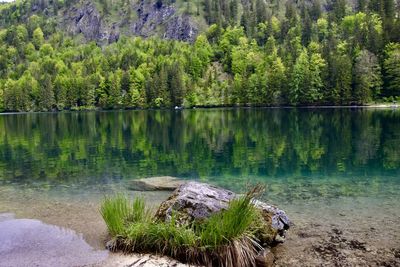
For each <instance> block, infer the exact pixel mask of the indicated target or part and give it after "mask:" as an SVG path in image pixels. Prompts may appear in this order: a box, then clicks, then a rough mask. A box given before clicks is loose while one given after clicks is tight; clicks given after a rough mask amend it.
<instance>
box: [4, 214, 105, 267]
mask: <svg viewBox="0 0 400 267" xmlns="http://www.w3.org/2000/svg"><path fill="white" fill-rule="evenodd" d="M0 218H2V219H3V220H2V221H0V240H1V242H0V267H9V266H13V267H25V266H36V267H53V266H58V267H64V266H65V267H69V266H86V265H92V264H97V263H100V262H102V261H104V260H105V259H106V258H107V256H108V252H107V251H105V250H103V251H95V250H94V249H93V248H92V247H91V246H89V245H88V244H87V243H86V242H85V241H84V240H83V238H82V236H81V235H78V234H76V233H75V232H74V231H72V230H69V229H65V228H61V227H58V226H54V225H48V224H44V223H42V222H41V221H38V220H30V219H13V218H12V217H11V216H10V215H9V214H6V215H0Z"/></svg>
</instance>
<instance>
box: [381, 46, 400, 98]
mask: <svg viewBox="0 0 400 267" xmlns="http://www.w3.org/2000/svg"><path fill="white" fill-rule="evenodd" d="M383 66H384V71H385V74H386V75H385V77H384V81H385V85H386V87H385V95H386V96H400V44H399V43H390V44H388V45H387V47H386V49H385V60H384V64H383Z"/></svg>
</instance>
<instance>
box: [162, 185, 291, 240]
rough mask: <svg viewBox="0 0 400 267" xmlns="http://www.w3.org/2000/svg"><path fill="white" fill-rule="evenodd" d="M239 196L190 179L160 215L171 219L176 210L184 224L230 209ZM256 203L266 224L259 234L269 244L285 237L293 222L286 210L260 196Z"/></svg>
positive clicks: (168, 200)
mask: <svg viewBox="0 0 400 267" xmlns="http://www.w3.org/2000/svg"><path fill="white" fill-rule="evenodd" d="M236 197H237V195H236V194H235V193H233V192H231V191H229V190H226V189H222V188H218V187H215V186H211V185H208V184H204V183H198V182H188V183H185V184H183V185H181V186H180V187H179V188H177V189H176V190H175V191H174V192H173V194H172V195H171V196H170V197H169V198H168V199H167V200H165V201H164V202H163V203H161V205H160V207H159V209H158V210H157V213H156V218H157V219H158V220H163V221H168V220H170V219H171V216H172V214H174V215H175V216H177V218H176V219H177V221H178V222H179V223H181V224H185V223H190V222H192V221H194V220H203V219H205V218H208V217H210V216H211V214H213V213H215V212H218V211H221V210H224V209H227V208H228V205H229V201H231V200H232V199H234V198H236ZM254 206H255V207H257V209H258V210H259V211H260V216H262V219H261V220H260V221H261V222H262V225H261V226H260V228H259V229H258V228H257V233H256V236H257V238H259V239H260V241H261V242H262V243H266V244H272V243H274V242H281V241H283V240H284V236H285V232H286V230H288V229H289V227H290V224H291V222H290V220H289V218H288V217H287V215H286V214H285V212H284V211H282V210H280V209H278V208H277V207H275V206H271V205H268V204H266V203H264V202H261V201H258V200H254Z"/></svg>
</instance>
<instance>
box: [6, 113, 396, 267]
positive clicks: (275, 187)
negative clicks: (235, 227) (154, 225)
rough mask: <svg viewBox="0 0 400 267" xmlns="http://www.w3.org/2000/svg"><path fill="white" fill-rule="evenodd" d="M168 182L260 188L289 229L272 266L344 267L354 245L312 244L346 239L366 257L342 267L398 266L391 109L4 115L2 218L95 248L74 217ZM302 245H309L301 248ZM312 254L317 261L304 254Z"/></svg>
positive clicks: (153, 198) (152, 197)
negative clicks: (136, 188) (141, 183)
mask: <svg viewBox="0 0 400 267" xmlns="http://www.w3.org/2000/svg"><path fill="white" fill-rule="evenodd" d="M165 175H169V176H176V177H180V178H182V179H193V180H198V181H204V182H209V183H212V184H215V185H220V186H223V187H226V188H229V189H232V190H234V191H236V192H244V191H245V190H246V188H249V187H250V186H251V185H254V184H257V183H263V184H265V185H266V192H265V194H264V200H267V201H268V202H271V203H273V204H276V205H279V206H280V207H281V208H283V209H285V210H286V211H287V213H288V215H289V216H290V217H291V218H292V219H293V221H294V223H295V225H296V227H294V230H293V233H292V234H291V235H289V237H288V241H287V243H285V245H284V246H282V247H281V248H279V249H278V250H280V253H281V254H282V259H280V260H278V261H277V264H278V265H279V264H281V265H282V266H285V265H286V266H288V265H291V264H293V266H296V264H298V263H300V262H302V261H303V262H304V261H306V262H307V261H308V263H309V264H310V265H313V264H314V263H315V264H320V263H321V262H320V261H321V260H325V262H331V263H332V264H334V263H335V260H338V259H341V262H343V258H340V257H339V256H341V255H342V254H343V255H344V256H346V253H345V250H346V249H347V250H351V249H352V247H351V245H349V246H348V247H346V248H344V250H343V248H337V252H336V253H331V254H329V253H328V254H326V253H325V252H321V250H318V246H319V247H322V248H324V246H327V244H328V245H329V244H332V235H336V236H337V235H339V236H342V235H345V236H346V238H347V240H350V241H351V242H353V241H354V242H356V241H357V242H359V243H360V244H363V245H362V246H364V247H365V250H363V249H359V250H360V255H361V256H359V257H358V256H354V257H355V258H354V259H353V258H345V260H344V261H345V262H347V263H348V264H350V265H352V264H362V263H363V261H365V262H367V261H368V260H372V261H376V263H377V265H379V264H382V262H383V261H388V260H389V261H390V260H393V261H396V260H398V258H396V257H395V256H396V255H397V254H396V253H397V250H396V249H398V248H400V241H399V240H400V233H399V232H400V230H399V229H400V226H399V225H400V203H399V202H400V110H398V109H389V108H388V109H373V108H301V109H292V108H248V109H246V108H242V109H196V110H176V111H175V110H173V111H170V110H146V111H142V110H140V111H113V112H81V113H73V112H70V113H69V112H66V113H29V114H3V115H0V212H2V211H5V212H14V213H16V214H17V215H18V216H25V217H35V218H38V219H42V220H44V221H48V222H51V223H56V224H62V226H69V227H71V228H73V229H75V230H77V231H81V232H83V233H84V235H85V234H86V235H87V239H88V240H89V243H92V244H94V243H96V241H95V240H96V237H95V233H92V234H90V233H89V232H90V230H87V229H86V230H85V227H84V226H82V225H81V223H79V222H78V220H79V218H81V216H85V215H82V214H89V213H90V212H89V209H90V208H91V207H92V208H93V210H94V213H93V214H89V215H88V216H89V217H90V216H91V219H88V218H86V219H85V218H81V219H82V220H86V221H88V220H89V221H90V220H91V221H93V220H95V219H93V218H97V217H96V216H97V215H95V213H97V210H96V207H97V204H98V202H99V201H100V200H101V198H102V197H103V196H104V195H105V194H112V193H114V192H119V191H122V192H127V193H129V194H134V193H132V192H129V191H128V190H127V189H126V183H127V181H129V180H131V179H136V178H142V177H149V176H165ZM152 194H153V195H152ZM156 196H157V197H156ZM166 196H167V194H163V193H160V194H155V193H148V199H149V200H150V201H154V202H155V203H157V201H160V199H162V198H164V197H166ZM89 204H90V205H92V206H88V207H87V209H86V210H85V211H86V213H82V211H80V209H79V208H77V207H78V206H85V205H89ZM56 205H59V206H56ZM57 207H58V208H57ZM60 207H62V208H60ZM66 207H69V208H68V209H67V210H66ZM81 209H83V208H82V207H81ZM51 211H53V212H51ZM74 212H75V213H74ZM53 213H54V214H53ZM59 213H69V215H68V216H64V217H63V219H62V220H61V219H60V218H57V215H55V214H58V216H60V214H59ZM74 214H75V215H76V216H75V215H74ZM78 214H79V216H78ZM68 218H69V219H70V220H71V222H68ZM95 224H96V225H100V224H101V223H100V222H96V223H95ZM99 227H100V226H99ZM335 229H336V230H338V231H339V232H337V231H336V230H335ZM372 229H375V230H372ZM376 229H379V230H376ZM332 231H333V232H332ZM373 231H376V234H375V235H373V236H374V237H373V236H371V232H373ZM332 233H334V234H332ZM335 233H336V234H335ZM338 233H339V234H338ZM376 236H379V237H380V238H377V237H376ZM374 238H375V239H374ZM350 241H349V242H350ZM329 242H330V243H329ZM351 242H350V243H351ZM354 242H353V243H351V244H353V245H354ZM304 243H307V245H305V246H302V247H301V248H297V247H298V245H299V244H304ZM342 243H343V242H342ZM350 243H349V244H350ZM362 246H361V247H362ZM307 249H309V250H310V251H312V252H313V253H315V255H314V256H315V257H313V256H307V255H305V254H306V253H308V252H309V251H307ZM313 249H314V250H313ZM356 249H357V248H356ZM367 249H368V250H367ZM289 250H290V252H288V251H289ZM322 251H326V249H323V250H322ZM371 251H372V252H374V251H375V252H376V255H380V256H376V255H375V256H374V254H373V253H372V254H371ZM391 253H392V254H393V257H392V256H391V255H392V254H391ZM398 253H399V255H400V250H399V252H398ZM353 254H354V253H353ZM370 254H371V256H368V255H370ZM338 255H339V256H338ZM343 255H342V256H343ZM344 256H343V257H344ZM293 257H297V259H296V260H297V261H296V260H293ZM352 257H353V256H352ZM369 257H370V258H369ZM380 257H383V258H380ZM314 261H315V262H314ZM378 261H380V262H378ZM395 263H396V262H395Z"/></svg>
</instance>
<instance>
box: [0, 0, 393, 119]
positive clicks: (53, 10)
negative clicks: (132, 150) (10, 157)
mask: <svg viewBox="0 0 400 267" xmlns="http://www.w3.org/2000/svg"><path fill="white" fill-rule="evenodd" d="M95 4H96V7H97V8H98V9H99V10H100V11H102V13H103V15H104V16H105V17H106V18H109V19H111V20H114V19H115V18H114V17H115V16H116V15H115V14H117V11H118V10H119V8H120V7H124V8H123V9H124V10H128V11H129V10H130V8H129V5H130V4H129V3H128V2H127V1H125V0H121V1H114V2H111V1H109V0H102V1H95ZM131 4H132V3H131ZM156 4H157V6H159V7H160V8H161V7H163V6H166V5H170V4H174V5H176V6H178V7H179V12H184V13H186V14H187V15H188V16H191V17H195V18H196V21H201V17H202V16H203V17H204V19H205V20H206V21H207V22H208V24H209V25H210V26H209V28H208V29H207V30H206V31H205V32H204V33H200V34H199V35H198V37H197V39H196V40H195V41H194V42H193V43H186V42H180V41H172V40H161V39H159V38H148V39H143V38H137V37H127V36H124V35H123V34H121V38H120V40H119V41H118V42H116V43H112V44H108V45H104V46H103V47H100V46H99V45H97V44H95V43H94V42H89V43H82V42H81V40H79V38H78V37H75V38H73V39H72V38H71V37H70V36H68V35H67V34H66V33H65V32H63V31H57V27H56V24H55V21H54V18H55V16H57V15H59V14H62V13H63V11H65V10H66V9H67V8H70V7H71V5H79V3H77V2H73V1H52V2H48V1H42V2H37V1H32V0H24V1H17V2H16V3H13V4H5V5H1V9H0V15H1V16H0V18H1V19H0V79H1V81H2V83H3V85H2V90H3V96H2V106H3V108H4V110H6V111H46V110H82V109H93V108H103V109H120V108H152V107H157V108H170V107H175V106H182V105H185V106H188V107H192V106H218V105H235V104H240V105H248V104H254V105H288V104H289V105H295V106H297V105H320V104H324V105H325V104H330V105H338V104H351V103H358V104H365V103H368V102H370V101H376V100H379V99H380V98H381V97H382V96H385V97H390V96H397V95H399V92H398V90H397V88H399V87H398V81H397V80H398V78H397V77H398V76H399V75H398V69H399V68H398V63H397V62H398V59H397V58H398V50H399V49H398V48H395V47H397V46H398V43H396V41H397V42H398V41H399V38H398V36H399V35H398V33H399V32H400V28H399V26H400V18H399V16H396V14H395V9H394V3H393V0H385V1H370V2H369V3H368V4H367V3H364V2H362V1H360V3H358V4H359V7H358V11H357V13H354V12H352V10H351V9H350V8H349V5H348V4H347V2H346V1H344V0H340V1H329V2H328V7H329V8H328V11H322V9H321V3H320V2H319V1H312V4H311V5H305V4H303V3H298V4H295V3H293V2H292V1H288V2H287V3H286V5H282V4H279V3H275V2H274V3H270V4H268V5H266V4H265V2H264V1H261V0H250V1H245V2H243V1H238V0H230V1H222V0H208V1H196V2H195V3H189V1H186V2H181V1H177V2H174V1H158V2H157V3H156ZM33 6H35V8H38V11H37V12H31V11H29V10H32V7H33ZM202 6H204V8H201V7H202ZM44 8H46V10H47V11H46V14H44V13H43V12H42V10H43V9H44ZM179 12H178V13H179ZM128 13H129V12H126V14H125V13H124V14H125V15H126V16H128V17H127V18H125V21H124V23H128V22H129V21H130V20H131V19H134V18H133V17H134V14H132V12H131V14H128ZM124 14H123V15H124ZM118 16H119V15H118ZM390 41H392V42H391V43H390ZM385 47H386V48H385ZM384 48H385V49H384ZM366 55H373V56H366ZM368 58H369V59H371V60H372V61H371V60H368ZM377 59H379V60H377ZM364 63H366V65H365V64H364ZM367 65H368V67H366V66H367ZM381 70H382V71H381ZM369 74H372V75H369ZM381 80H383V81H384V82H383V83H382V82H381ZM30 82H31V83H32V84H29V83H30Z"/></svg>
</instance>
